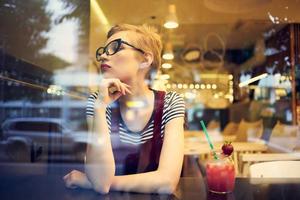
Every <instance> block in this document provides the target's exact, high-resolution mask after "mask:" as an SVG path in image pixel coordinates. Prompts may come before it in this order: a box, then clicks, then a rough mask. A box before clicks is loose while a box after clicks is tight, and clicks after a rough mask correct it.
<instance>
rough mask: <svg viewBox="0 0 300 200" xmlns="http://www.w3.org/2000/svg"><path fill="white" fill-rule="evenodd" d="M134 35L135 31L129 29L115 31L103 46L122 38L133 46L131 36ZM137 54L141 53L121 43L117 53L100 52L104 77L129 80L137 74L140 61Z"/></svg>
mask: <svg viewBox="0 0 300 200" xmlns="http://www.w3.org/2000/svg"><path fill="white" fill-rule="evenodd" d="M134 37H135V33H133V32H130V31H121V32H117V33H115V34H114V35H112V36H111V37H110V38H108V40H107V41H106V44H105V46H106V45H107V44H109V43H110V42H111V41H113V40H116V39H122V40H123V41H126V42H127V43H129V44H131V45H133V46H135V45H134V44H133V43H132V41H133V40H132V38H134ZM138 54H141V55H142V53H141V52H140V51H138V50H136V49H134V48H132V47H130V46H128V45H126V44H123V43H122V44H121V48H120V50H119V51H118V52H117V53H115V54H113V55H106V53H104V54H102V55H101V63H100V68H101V72H102V74H103V76H104V78H118V79H120V80H121V81H124V82H126V80H130V79H131V78H132V77H134V76H137V73H138V71H139V68H140V67H139V66H140V63H141V62H142V60H141V58H139V55H138Z"/></svg>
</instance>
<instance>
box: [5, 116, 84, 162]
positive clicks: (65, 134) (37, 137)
mask: <svg viewBox="0 0 300 200" xmlns="http://www.w3.org/2000/svg"><path fill="white" fill-rule="evenodd" d="M2 131H3V133H2V139H4V140H7V141H9V143H10V146H18V148H20V146H23V147H28V146H29V145H30V146H31V147H30V148H32V146H34V147H35V151H37V152H35V155H36V154H38V155H40V157H41V159H42V160H44V159H47V160H65V161H66V160H69V159H71V160H73V159H77V160H78V159H80V160H82V159H83V156H84V153H85V149H86V141H87V131H86V130H81V131H72V130H71V129H70V128H68V127H67V124H66V123H65V122H64V121H63V120H61V119H57V118H32V117H30V118H13V119H8V120H6V121H5V122H4V123H3V124H2ZM11 149H14V148H11Z"/></svg>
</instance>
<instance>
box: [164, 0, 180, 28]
mask: <svg viewBox="0 0 300 200" xmlns="http://www.w3.org/2000/svg"><path fill="white" fill-rule="evenodd" d="M178 26H179V24H178V20H177V16H176V7H175V5H174V4H171V5H169V14H168V15H167V17H166V22H165V23H164V27H165V28H168V29H173V28H177V27H178Z"/></svg>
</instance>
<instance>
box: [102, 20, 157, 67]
mask: <svg viewBox="0 0 300 200" xmlns="http://www.w3.org/2000/svg"><path fill="white" fill-rule="evenodd" d="M121 31H132V32H135V33H138V34H137V35H138V37H137V38H135V40H134V41H132V42H133V43H134V45H135V46H136V47H137V48H140V49H142V50H143V51H145V52H151V53H152V54H153V62H152V63H151V68H152V69H154V70H158V69H159V68H160V65H161V51H162V43H161V39H160V36H159V34H157V32H156V30H155V28H154V27H151V26H148V25H141V26H134V25H130V24H118V25H115V26H113V27H112V28H111V29H110V30H109V31H108V33H107V39H108V38H110V37H111V36H112V35H113V34H115V33H118V32H121Z"/></svg>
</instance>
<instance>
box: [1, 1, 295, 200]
mask: <svg viewBox="0 0 300 200" xmlns="http://www.w3.org/2000/svg"><path fill="white" fill-rule="evenodd" d="M299 8H300V1H296V0H286V1H281V0H245V1H234V0H227V1H220V0H199V1H195V0H185V1H179V0H155V1H137V0H129V1H125V0H121V1H109V0H90V1H80V0H51V1H50V0H40V1H31V0H30V1H28V2H27V1H26V3H25V2H24V1H10V0H7V1H5V3H1V4H0V21H1V22H0V28H1V32H0V69H1V70H0V83H1V84H0V87H1V88H0V101H1V106H0V125H1V127H0V169H1V171H2V172H3V174H4V173H6V174H16V173H20V174H35V173H36V174H49V173H51V169H52V168H49V166H50V165H52V166H60V165H65V166H80V165H82V164H83V163H84V158H85V153H86V152H85V150H86V135H87V124H86V118H85V117H86V116H85V109H86V104H87V99H88V97H89V95H90V93H91V92H93V91H96V90H97V83H98V82H99V81H100V80H101V78H102V76H101V71H99V63H98V62H97V60H96V57H95V51H96V50H97V48H99V47H100V46H104V45H105V43H106V39H107V38H106V34H107V31H108V30H109V29H110V28H111V27H112V26H113V25H116V24H120V23H127V24H133V25H143V24H147V25H150V26H152V27H154V28H155V29H156V31H157V33H158V34H159V35H160V37H161V40H162V44H163V50H162V52H161V58H162V65H161V67H160V69H159V70H158V71H157V72H156V73H155V74H154V75H153V77H152V78H153V82H152V83H151V84H152V85H151V87H152V88H153V89H156V90H162V91H167V92H168V91H175V92H176V93H178V94H179V95H180V96H181V97H182V98H183V99H184V102H185V128H184V162H183V167H182V173H181V176H182V177H203V176H205V163H206V161H207V160H208V159H209V157H210V155H211V152H212V147H211V146H210V145H209V142H208V138H207V135H208V136H209V140H210V141H211V143H212V145H213V148H214V149H215V150H216V151H217V150H220V149H221V147H222V145H223V144H224V142H225V141H226V142H231V144H232V146H233V148H234V151H233V153H232V155H231V156H232V160H233V162H234V167H235V168H234V169H235V175H236V177H253V176H254V177H255V176H256V177H263V176H266V177H273V176H274V177H277V178H278V177H281V176H283V177H286V176H288V177H294V178H296V177H298V178H299V177H300V174H299V166H300V14H299ZM135 103H136V104H135V105H134V106H139V102H135ZM128 117H130V116H128ZM200 121H203V122H204V124H205V126H206V131H205V130H204V129H203V126H201V123H200ZM206 133H207V134H206ZM174 134H176V133H174ZM291 161H293V162H292V163H293V164H296V165H294V166H289V164H291ZM270 162H271V163H273V165H271V167H270V165H268V166H267V167H266V166H264V165H260V167H259V168H257V167H256V168H255V165H257V164H264V163H270ZM276 163H277V164H276ZM36 166H39V167H36ZM272 167H275V168H276V169H271V168H272ZM281 167H282V168H281ZM272 170H274V171H272ZM268 171H272V173H268ZM2 172H1V174H2ZM0 198H1V197H0Z"/></svg>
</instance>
